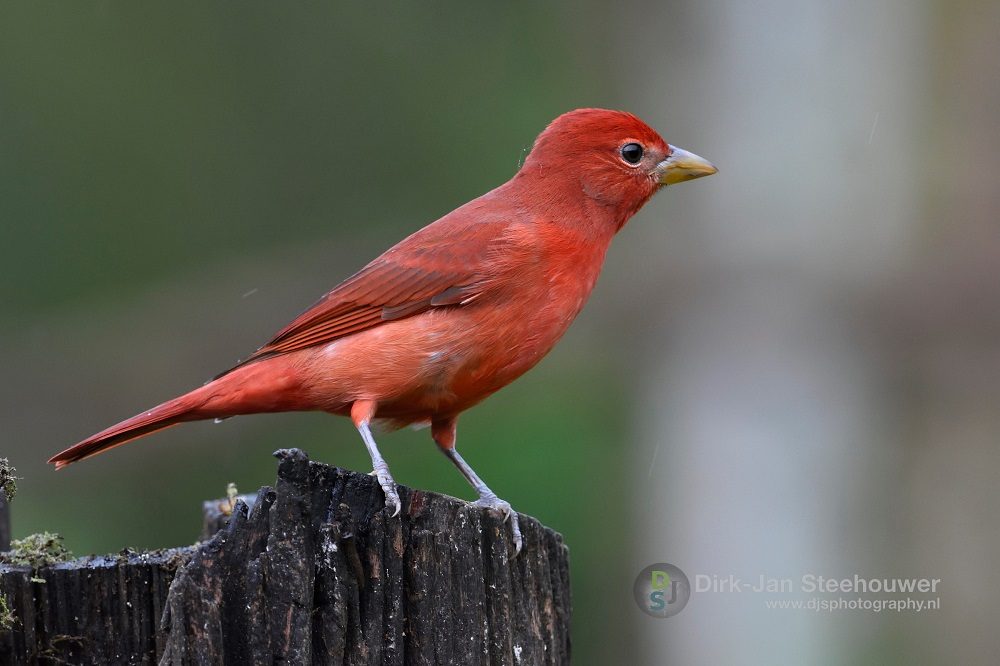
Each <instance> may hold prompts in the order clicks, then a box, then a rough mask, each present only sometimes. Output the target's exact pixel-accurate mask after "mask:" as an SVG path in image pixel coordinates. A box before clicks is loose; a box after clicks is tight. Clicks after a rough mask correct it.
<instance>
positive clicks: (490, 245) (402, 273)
mask: <svg viewBox="0 0 1000 666" xmlns="http://www.w3.org/2000/svg"><path fill="white" fill-rule="evenodd" d="M454 226H456V225H441V226H439V227H435V225H431V226H429V227H425V228H424V229H422V230H420V231H418V232H417V233H415V234H413V235H412V236H410V237H409V238H406V239H405V240H403V241H401V242H400V243H399V244H397V245H396V246H394V247H393V248H391V249H390V250H388V251H386V252H385V254H383V255H382V256H380V257H378V258H377V259H375V260H374V261H372V262H371V263H370V264H368V265H367V266H365V267H364V268H362V269H361V270H360V271H358V272H357V273H355V274H354V275H353V276H351V277H349V278H348V279H347V280H345V281H344V282H342V283H341V284H339V285H338V286H337V287H335V288H334V289H333V290H332V291H330V292H329V293H328V294H326V295H325V296H323V298H321V299H320V300H319V301H318V302H317V303H316V304H315V305H313V306H312V307H311V308H309V309H308V310H306V311H305V312H303V313H302V314H301V315H299V316H298V317H297V318H296V319H295V320H294V321H292V322H291V323H290V324H288V325H287V326H285V328H283V329H281V330H280V331H278V333H277V334H276V335H275V336H274V337H273V338H272V339H271V340H270V341H269V342H268V343H267V344H265V345H264V346H263V347H261V348H260V349H258V350H257V351H256V352H254V353H253V354H252V355H251V356H250V357H249V358H247V359H246V360H245V361H243V362H242V363H241V364H240V365H242V364H244V363H249V362H251V361H255V360H258V359H261V358H265V357H269V356H274V355H277V354H284V353H288V352H292V351H296V350H299V349H305V348H306V347H312V346H315V345H322V344H325V343H329V342H332V341H334V340H336V339H338V338H342V337H344V336H346V335H351V334H353V333H358V332H359V331H364V330H366V329H369V328H373V327H375V326H379V325H380V324H383V323H385V322H388V321H394V320H397V319H403V318H405V317H411V316H413V315H416V314H419V313H421V312H425V311H426V310H429V309H431V308H436V307H444V306H460V305H464V304H466V303H469V302H471V301H472V300H474V299H475V298H476V297H477V296H478V295H479V294H480V293H482V290H483V288H484V287H485V286H486V285H487V284H488V283H489V281H490V278H491V276H492V275H493V274H494V273H495V261H494V257H495V255H496V247H497V243H496V241H497V240H498V239H499V238H501V237H502V235H503V232H504V227H505V226H506V225H504V224H502V223H478V224H473V225H468V226H464V225H463V228H462V229H461V233H454V232H455V231H457V229H454V228H449V227H454Z"/></svg>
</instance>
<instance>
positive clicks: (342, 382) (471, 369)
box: [301, 303, 582, 424]
mask: <svg viewBox="0 0 1000 666" xmlns="http://www.w3.org/2000/svg"><path fill="white" fill-rule="evenodd" d="M581 305H582V303H581ZM578 311H579V307H578V306H575V307H571V308H569V311H567V312H565V313H557V312H553V311H552V310H551V309H542V310H540V311H538V312H536V313H535V314H534V316H528V317H525V316H524V314H523V309H521V310H519V311H518V312H514V311H512V309H511V308H504V307H500V308H497V307H494V308H488V309H483V310H479V309H475V308H469V309H468V310H463V309H460V308H453V309H442V310H432V311H429V312H426V313H423V314H420V315H417V316H415V317H410V318H407V319H403V320H400V321H394V322H387V323H385V324H382V325H380V326H378V327H376V328H373V329H369V330H367V331H364V332H362V333H359V334H356V335H352V336H349V337H346V338H342V339H340V340H337V341H335V342H332V343H330V344H327V345H325V346H321V347H316V348H312V349H309V350H304V352H307V353H305V354H304V355H303V359H302V362H301V364H302V365H301V367H302V368H303V376H304V378H305V384H306V386H307V387H308V389H307V390H308V391H309V393H310V395H311V396H312V400H313V402H314V403H315V404H316V405H317V408H319V409H324V410H327V411H331V412H335V413H341V414H344V413H347V412H348V411H349V410H350V405H351V403H353V402H354V401H355V400H361V399H367V400H376V401H377V402H378V410H377V416H378V417H379V418H385V419H390V420H394V421H397V422H398V423H399V424H405V423H413V422H420V421H426V420H428V419H430V418H433V417H434V416H438V415H450V414H457V413H458V412H461V411H463V410H465V409H467V408H469V407H471V406H473V405H475V404H476V403H478V402H480V401H482V400H483V399H484V398H486V397H487V396H489V395H490V394H492V393H494V392H496V391H497V390H499V389H500V388H502V387H504V386H506V385H507V384H509V383H510V382H512V381H514V380H515V379H517V378H518V377H520V376H521V375H522V374H524V373H525V372H527V371H528V370H529V369H531V368H532V367H533V366H534V365H535V364H536V363H538V361H539V360H541V358H542V357H543V356H544V355H545V354H546V353H547V352H548V351H549V350H550V349H551V348H552V346H553V345H554V344H555V343H556V342H557V341H558V340H559V338H560V337H561V336H562V334H563V333H564V332H565V330H566V328H567V327H568V326H569V324H570V322H571V321H572V319H573V317H574V316H575V315H576V312H578Z"/></svg>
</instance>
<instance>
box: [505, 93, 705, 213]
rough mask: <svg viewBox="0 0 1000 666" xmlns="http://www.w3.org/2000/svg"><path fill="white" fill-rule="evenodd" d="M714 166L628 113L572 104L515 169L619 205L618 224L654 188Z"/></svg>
mask: <svg viewBox="0 0 1000 666" xmlns="http://www.w3.org/2000/svg"><path fill="white" fill-rule="evenodd" d="M716 171H718V169H716V168H715V167H714V166H713V165H712V164H711V163H710V162H709V161H708V160H705V159H704V158H701V157H698V156H697V155H695V154H693V153H689V152H688V151H686V150H683V149H681V148H677V147H676V146H671V145H670V144H668V143H667V142H666V141H664V140H663V138H662V137H660V135H659V134H657V133H656V131H655V130H654V129H653V128H651V127H650V126H649V125H647V124H646V123H644V122H643V121H641V120H640V119H639V118H637V117H635V116H634V115H632V114H631V113H626V112H624V111H609V110H606V109H577V110H576V111H570V112H568V113H564V114H563V115H561V116H559V117H558V118H556V119H555V120H553V121H552V122H551V123H550V124H549V126H548V127H547V128H545V131H544V132H542V133H541V134H540V135H539V136H538V138H537V139H536V140H535V145H534V147H533V148H532V149H531V153H530V154H529V155H528V157H527V159H525V162H524V166H523V167H522V169H521V172H522V173H523V174H525V175H529V174H530V175H531V176H533V177H534V178H536V179H539V180H543V181H546V182H548V183H551V184H553V185H555V184H561V185H564V186H568V187H570V188H574V189H575V188H577V187H579V188H580V189H582V190H583V192H584V193H585V194H586V195H587V196H588V197H589V198H591V199H593V200H595V201H597V202H599V203H600V204H602V205H604V206H608V207H612V208H614V209H616V210H619V211H620V212H621V213H622V215H623V216H624V217H623V219H621V222H620V224H624V222H625V220H627V219H628V217H630V216H631V215H632V214H633V213H635V212H636V211H637V210H639V208H641V207H642V205H643V204H644V203H646V201H648V200H649V198H650V197H651V196H653V194H655V193H656V192H657V191H658V190H659V189H660V188H662V187H665V186H667V185H673V184H675V183H681V182H684V181H685V180H691V179H693V178H701V177H702V176H710V175H712V174H713V173H715V172H716ZM577 191H579V190H577Z"/></svg>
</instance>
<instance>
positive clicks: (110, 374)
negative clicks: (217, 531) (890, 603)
mask: <svg viewBox="0 0 1000 666" xmlns="http://www.w3.org/2000/svg"><path fill="white" fill-rule="evenodd" d="M998 42H1000V9H998V5H997V3H995V2H986V1H976V0H964V1H962V2H958V3H945V2H941V1H930V0H927V1H919V2H906V1H903V0H884V1H880V2H875V3H861V2H856V3H855V2H851V3H836V4H835V3H825V2H820V1H819V0H806V1H805V2H791V0H784V1H782V0H764V1H763V2H760V3H739V2H735V0H733V1H729V2H726V1H722V0H711V1H708V2H701V3H686V2H663V3H598V2H583V3H572V4H570V3H545V4H541V3H539V4H516V5H508V6H504V7H496V6H492V5H485V4H484V5H482V6H477V5H474V4H465V3H452V2H449V3H435V4H433V5H423V4H421V5H417V4H403V3H400V4H393V5H379V6H373V5H369V4H360V3H359V4H356V5H343V6H333V5H331V4H319V3H310V4H305V5H301V4H300V5H295V6H287V5H279V4H262V3H241V4H236V3H172V4H171V5H169V6H165V5H161V6H156V5H149V4H126V3H118V2H106V1H105V2H92V3H74V4H67V3H53V2H24V3H5V4H4V5H3V7H2V9H0V266H2V271H3V272H2V276H3V279H2V280H0V312H2V315H0V340H2V342H3V349H4V353H3V354H2V360H0V368H2V373H3V378H4V381H3V382H2V384H0V419H2V420H0V422H2V424H3V434H2V439H0V455H2V456H7V457H9V458H10V459H11V461H12V462H13V464H15V465H16V466H17V468H18V470H19V473H20V475H21V476H22V477H23V479H22V480H21V482H20V484H19V486H20V492H19V494H18V497H17V499H16V500H15V503H14V505H13V514H14V532H15V536H23V535H25V534H27V533H30V532H35V531H40V530H52V531H57V532H60V533H62V534H64V535H65V537H66V540H67V544H68V546H69V547H70V548H71V549H72V550H73V551H74V552H76V553H79V554H83V553H88V552H108V551H116V550H119V549H121V548H122V547H124V546H126V545H127V546H132V547H135V548H151V547H159V546H171V545H178V544H185V543H190V542H191V541H192V540H193V539H194V538H195V536H196V534H197V531H198V528H199V523H200V518H199V513H200V501H201V500H202V499H205V498H210V497H216V496H220V495H222V494H223V493H224V490H225V486H226V483H227V482H229V481H235V482H236V483H237V484H238V485H239V487H240V489H241V490H242V491H244V492H246V491H252V490H254V489H256V488H257V487H259V486H260V485H263V484H266V483H271V482H272V481H273V478H274V472H275V464H274V461H273V460H272V459H271V458H270V455H269V454H270V452H271V451H273V450H274V449H277V448H279V447H287V446H299V447H301V448H304V449H305V450H307V451H308V452H309V453H310V454H311V455H312V456H313V457H314V458H316V459H319V460H323V461H326V462H329V463H333V464H337V465H342V466H345V467H349V468H352V469H358V470H367V469H368V468H369V461H368V458H367V456H366V454H365V451H364V447H363V446H362V444H361V442H360V441H359V439H358V437H357V435H356V434H355V432H354V431H353V429H352V428H351V426H350V424H349V423H348V422H347V421H346V420H344V419H335V418H331V417H328V416H325V415H319V414H291V415H265V416H254V417H245V418H236V419H231V420H228V421H225V422H224V423H222V424H218V425H216V424H212V423H198V424H189V425H184V426H182V427H179V428H176V429H172V430H170V431H167V432H165V433H161V434H157V435H155V436H154V437H151V438H149V439H146V440H142V441H141V442H140V443H136V444H133V445H130V446H126V447H123V448H121V449H119V450H116V451H115V452H114V453H112V454H109V455H106V456H101V457H100V458H97V459H94V460H91V461H87V462H85V463H83V464H80V465H74V466H72V467H71V468H69V469H68V470H66V471H64V472H60V473H59V474H55V473H54V472H53V471H52V470H51V469H50V468H47V466H46V465H45V464H44V460H45V459H46V458H48V457H49V456H50V455H52V454H53V453H55V452H57V451H59V450H61V449H62V448H64V447H66V446H67V445H69V444H72V443H74V442H76V441H77V440H79V439H81V438H82V437H85V436H87V435H89V434H91V433H92V432H94V431H96V430H99V429H101V428H104V427H105V426H107V425H110V424H111V423H113V422H116V421H118V420H120V419H121V418H124V417H127V416H131V415H132V414H134V413H136V412H137V411H139V410H141V409H144V408H146V407H149V406H151V405H153V404H156V403H158V402H160V401H162V400H164V399H166V398H169V397H172V396H173V395H175V394H178V393H180V392H183V391H186V390H188V389H189V388H191V387H193V386H196V385H198V384H200V383H201V382H203V381H205V380H207V379H209V378H210V377H212V376H213V375H214V374H216V373H217V372H218V371H221V370H223V369H225V368H227V367H229V366H230V365H231V364H232V363H233V362H234V361H236V360H237V359H238V358H240V357H242V356H245V355H246V354H247V353H248V352H250V351H252V350H253V349H255V348H256V347H257V346H258V345H260V344H261V343H262V342H263V341H264V340H266V339H267V338H269V337H270V335H271V334H272V333H273V332H274V331H276V330H277V329H278V328H280V327H281V326H282V325H283V324H284V323H286V322H287V321H288V320H289V319H290V318H292V317H293V316H295V315H296V314H298V313H299V312H300V311H301V310H302V309H304V308H305V307H307V306H308V305H310V304H311V303H312V302H313V301H314V300H315V299H316V298H317V297H318V296H319V295H321V294H322V293H324V292H325V291H327V290H328V289H329V288H331V287H332V286H334V285H335V284H336V283H337V282H338V281H339V280H341V279H343V278H345V277H347V276H348V275H350V274H351V273H353V272H354V271H355V270H356V269H357V268H359V267H360V266H362V265H363V264H365V263H366V262H367V261H368V260H369V259H371V258H372V257H374V256H375V255H376V254H378V253H379V252H380V251H382V250H383V249H385V248H386V247H388V246H389V245H391V244H392V243H394V242H395V241H396V240H398V239H400V238H401V237H403V236H404V235H406V234H408V233H410V232H412V231H414V230H416V229H417V228H419V227H421V226H423V225H424V224H426V223H428V222H430V221H432V220H433V219H435V218H437V217H438V216H440V215H442V214H444V213H446V212H448V211H450V210H451V209H453V208H454V207H456V206H458V205H460V204H461V203H463V202H465V201H467V200H469V199H471V198H473V197H475V196H478V195H479V194H481V193H483V192H485V191H487V190H489V189H491V188H492V187H494V186H496V185H498V184H499V183H501V182H503V181H504V180H506V179H507V178H509V177H510V176H511V175H512V174H513V173H514V172H515V171H516V169H517V166H518V164H519V162H520V160H521V159H522V157H523V155H524V154H525V151H526V150H527V149H528V148H529V147H530V145H531V142H532V140H533V139H534V137H535V135H536V134H537V133H538V132H539V131H541V129H543V128H544V126H545V124H546V123H547V122H548V121H549V120H551V119H552V118H554V117H555V116H557V115H558V114H560V113H562V112H564V111H567V110H569V109H572V108H576V107H581V106H604V107H611V108H624V109H628V110H630V111H633V112H635V113H637V114H638V115H640V116H641V117H643V118H644V119H645V120H647V121H648V122H649V123H650V124H651V125H653V126H654V127H656V128H658V129H660V130H661V131H662V133H663V134H664V136H665V138H666V139H667V140H668V141H670V142H672V143H675V144H677V145H679V146H682V147H684V148H687V149H689V150H692V151H694V152H697V153H698V154H701V155H704V156H705V157H707V158H709V159H711V160H712V161H713V162H715V163H716V164H717V165H719V166H720V173H719V175H718V176H716V177H713V178H711V179H707V180H704V181H698V182H697V183H692V184H687V185H683V186H681V187H679V188H671V189H670V191H669V192H666V193H663V194H661V195H659V196H657V197H656V198H655V199H654V200H653V201H652V202H651V203H650V204H648V205H647V206H646V208H645V209H644V210H643V211H642V212H641V213H640V214H639V215H638V216H637V217H636V218H635V219H634V220H633V221H632V222H631V223H630V225H629V226H628V227H627V228H626V229H625V231H624V232H623V233H622V234H621V236H620V238H619V239H617V241H616V244H615V246H614V247H613V248H612V250H611V252H610V253H609V257H608V262H607V266H606V270H605V275H604V277H603V278H602V281H601V283H600V284H599V285H598V287H597V289H596V291H595V293H594V296H593V298H592V300H591V303H590V304H589V306H588V308H587V309H586V310H585V311H584V313H583V314H582V315H581V317H580V319H579V320H578V321H577V323H576V324H575V325H574V327H573V328H572V329H571V330H570V332H569V333H568V335H567V336H566V338H565V339H564V341H563V342H562V343H561V345H560V346H558V347H557V348H556V350H555V351H554V352H553V353H552V354H551V355H550V356H549V357H548V358H547V359H546V360H545V361H544V362H543V363H542V364H541V365H540V366H539V368H537V369H536V370H534V371H532V372H531V373H529V374H528V375H527V376H525V377H524V378H522V379H521V380H519V381H518V382H517V383H516V384H514V385H513V386H512V387H510V388H508V389H505V390H504V391H502V392H500V393H499V394H497V395H496V396H494V397H493V398H491V399H490V400H488V401H487V402H485V403H484V404H483V405H481V406H479V407H477V408H476V409H474V410H472V411H471V412H469V413H468V414H467V415H465V416H464V417H463V419H462V422H461V427H460V442H461V448H462V452H463V455H464V456H465V457H466V459H467V460H468V461H469V462H470V463H471V464H472V465H473V466H474V467H475V468H476V469H477V470H478V471H479V472H480V473H481V474H482V476H483V477H484V478H485V479H486V480H487V482H488V483H490V485H491V486H492V487H493V488H494V489H495V490H496V491H497V492H498V493H499V494H500V495H501V496H503V497H505V498H506V499H508V500H510V501H511V503H512V504H513V505H514V506H515V507H516V508H517V509H518V510H520V511H522V512H525V513H528V514H531V515H534V516H536V517H537V518H539V519H540V520H541V521H542V522H544V523H545V524H546V525H549V526H551V527H553V528H554V529H556V530H558V531H560V532H561V533H563V535H564V536H565V538H566V540H567V542H568V544H569V545H570V548H571V557H572V576H573V600H574V634H573V643H574V657H575V661H576V663H580V664H612V663H663V662H665V661H670V662H672V663H684V664H702V663H704V664H720V663H754V664H756V663H760V664H774V663H815V664H819V663H823V664H826V663H830V664H839V663H871V664H876V663H946V662H949V661H954V660H955V659H956V658H957V659H958V660H959V661H961V662H962V663H990V661H989V660H990V658H991V655H992V656H994V657H995V655H996V654H997V652H998V651H1000V643H998V637H997V636H995V635H994V634H995V632H993V631H992V630H991V627H992V625H993V624H994V623H995V619H996V617H997V614H998V613H1000V606H998V602H997V601H996V598H995V597H996V595H995V593H994V592H995V590H996V589H997V587H998V586H1000V579H998V574H997V573H996V571H995V567H993V566H992V561H993V558H992V553H995V552H996V549H997V548H1000V534H998V530H997V524H996V518H995V516H996V515H997V514H998V512H1000V490H998V489H997V484H996V480H997V479H998V478H1000V475H998V470H1000V460H998V457H997V456H998V453H997V451H998V447H997V443H998V441H1000V416H998V414H1000V410H998V409H997V405H998V404H1000V380H998V378H1000V361H998V359H1000V323H998V322H1000V291H998V287H1000V272H998V266H1000V228H998V224H997V220H998V218H1000V199H998V192H1000V188H997V182H996V181H997V178H996V174H997V173H1000V145H998V144H1000V138H998V137H1000V132H997V124H996V118H997V117H998V114H1000V81H998V77H997V74H996V71H995V70H996V67H995V63H996V61H997V57H998V56H1000V43H998ZM381 447H382V451H383V453H384V454H385V456H386V458H387V459H388V461H389V463H390V465H391V466H392V469H393V472H394V474H395V477H396V479H397V480H398V481H399V482H400V483H404V484H407V485H411V486H415V487H420V488H426V489H432V490H437V491H441V492H445V493H449V494H453V495H457V496H459V497H465V498H470V497H471V493H470V491H469V490H468V489H467V488H466V486H465V482H464V481H463V480H462V479H461V477H460V476H459V475H458V474H457V473H456V472H455V471H454V470H453V468H452V467H451V465H450V464H448V462H447V461H446V460H445V459H444V458H443V457H442V456H441V455H440V454H439V453H437V451H436V449H435V447H434V445H433V443H432V442H431V440H430V438H429V436H428V434H427V433H426V432H410V431H404V432H400V433H397V434H392V435H390V436H385V437H383V438H382V439H381ZM658 561H669V562H673V563H675V564H677V565H679V566H680V567H681V568H682V569H684V570H685V571H687V573H688V574H689V575H694V574H696V573H710V574H717V575H726V574H729V573H736V574H739V575H743V576H745V577H747V578H749V579H753V578H755V577H756V575H758V574H759V573H767V574H770V575H775V576H794V575H798V574H799V573H802V572H805V571H816V572H818V573H823V574H830V575H833V574H844V575H849V574H853V573H855V572H859V573H861V574H864V575H900V576H901V575H925V576H929V577H930V576H935V577H943V578H944V580H945V583H944V592H943V595H942V606H943V608H942V610H941V611H940V612H938V613H935V614H927V615H924V616H920V617H917V616H913V615H905V614H900V615H897V616H887V615H872V614H866V613H864V612H854V613H842V614H827V615H820V614H815V613H813V614H809V613H807V612H799V613H795V612H794V611H787V612H785V613H784V614H782V613H779V612H777V611H773V610H772V611H767V610H764V609H763V607H762V605H761V603H760V600H759V599H757V598H753V597H751V596H742V597H739V598H733V597H723V596H719V595H706V596H703V597H697V598H695V599H693V600H692V602H691V603H690V604H689V607H688V608H686V609H685V610H684V612H683V613H682V614H681V615H679V616H677V617H676V618H672V619H669V620H653V619H651V618H648V617H646V616H644V615H642V614H641V613H640V612H639V611H638V609H637V608H636V607H635V604H634V603H633V601H632V595H631V589H632V580H633V578H634V576H635V575H636V573H637V572H638V571H639V570H641V569H642V568H643V567H645V566H646V565H648V564H651V563H653V562H658ZM623 655H627V656H623Z"/></svg>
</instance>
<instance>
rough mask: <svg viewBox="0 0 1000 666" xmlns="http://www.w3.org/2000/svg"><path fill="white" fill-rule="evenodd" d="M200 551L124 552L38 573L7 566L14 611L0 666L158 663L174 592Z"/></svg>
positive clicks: (1, 584)
mask: <svg viewBox="0 0 1000 666" xmlns="http://www.w3.org/2000/svg"><path fill="white" fill-rule="evenodd" d="M193 552H194V548H177V549H172V550H163V551H156V552H152V553H134V552H130V551H125V552H123V553H121V554H120V555H110V556H107V557H85V558H81V559H78V560H74V561H72V562H64V563H60V564H53V565H50V566H46V567H41V568H40V569H38V570H36V571H33V570H32V569H31V567H28V566H11V565H0V594H2V595H3V597H4V599H5V600H6V603H7V605H8V608H9V610H10V611H11V613H12V617H11V618H10V619H11V626H10V627H6V628H3V629H0V664H155V663H156V661H157V656H158V655H159V654H161V653H162V652H163V650H164V647H165V637H164V636H163V635H162V634H161V633H160V631H159V626H160V618H161V616H162V614H163V608H164V606H165V604H166V599H167V590H168V588H169V586H170V582H171V580H173V578H174V574H175V572H176V571H177V570H178V568H179V567H180V566H182V565H183V564H184V562H186V561H187V559H188V558H189V557H190V556H191V554H192V553H193Z"/></svg>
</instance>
